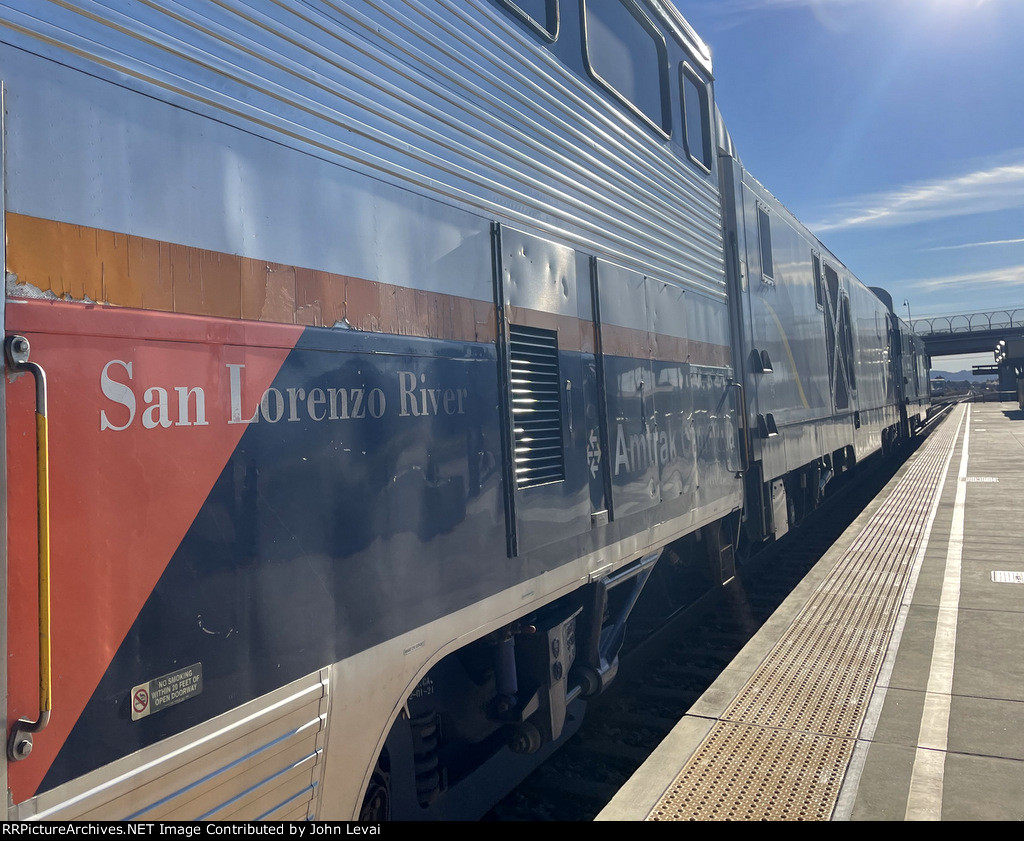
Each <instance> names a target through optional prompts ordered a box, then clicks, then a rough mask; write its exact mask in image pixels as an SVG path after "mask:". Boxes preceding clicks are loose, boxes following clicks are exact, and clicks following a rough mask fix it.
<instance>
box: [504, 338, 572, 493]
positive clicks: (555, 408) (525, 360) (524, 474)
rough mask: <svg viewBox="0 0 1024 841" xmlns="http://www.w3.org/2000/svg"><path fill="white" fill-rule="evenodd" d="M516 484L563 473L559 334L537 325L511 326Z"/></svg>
mask: <svg viewBox="0 0 1024 841" xmlns="http://www.w3.org/2000/svg"><path fill="white" fill-rule="evenodd" d="M509 355H510V358H511V374H512V383H511V385H512V426H513V430H514V436H513V439H514V448H515V475H516V487H519V488H530V487H533V486H534V485H543V484H546V483H548V482H559V481H561V480H563V479H564V478H565V460H564V457H563V454H562V401H561V391H560V389H559V378H558V334H557V333H556V332H555V331H554V330H542V329H540V328H538V327H523V326H520V325H516V324H513V325H510V327H509Z"/></svg>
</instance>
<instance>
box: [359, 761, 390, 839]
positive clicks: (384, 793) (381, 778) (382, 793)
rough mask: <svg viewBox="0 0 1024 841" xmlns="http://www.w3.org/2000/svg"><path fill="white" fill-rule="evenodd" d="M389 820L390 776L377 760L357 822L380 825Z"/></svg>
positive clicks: (382, 764)
mask: <svg viewBox="0 0 1024 841" xmlns="http://www.w3.org/2000/svg"><path fill="white" fill-rule="evenodd" d="M390 818H391V775H390V774H389V773H388V772H387V770H386V769H385V767H384V763H383V762H382V761H381V759H379V758H378V760H377V766H376V767H375V768H374V769H373V775H372V776H371V777H370V785H369V786H368V787H367V789H366V797H364V798H363V806H362V808H361V809H360V810H359V820H360V821H362V822H365V823H380V822H382V821H386V820H390Z"/></svg>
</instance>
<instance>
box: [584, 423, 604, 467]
mask: <svg viewBox="0 0 1024 841" xmlns="http://www.w3.org/2000/svg"><path fill="white" fill-rule="evenodd" d="M587 464H589V465H590V475H591V476H593V477H596V476H597V471H598V470H600V469H601V445H600V444H599V443H598V441H597V432H596V431H595V430H593V429H591V430H590V437H588V438H587Z"/></svg>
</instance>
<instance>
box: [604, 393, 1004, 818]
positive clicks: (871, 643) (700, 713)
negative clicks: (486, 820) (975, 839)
mask: <svg viewBox="0 0 1024 841" xmlns="http://www.w3.org/2000/svg"><path fill="white" fill-rule="evenodd" d="M1022 501H1024V412H1021V411H1020V410H1018V409H1017V407H1016V405H1015V404H1013V403H1001V404H991V403H989V404H972V405H963V406H960V407H958V408H957V409H955V410H954V412H953V413H952V414H951V416H950V417H948V418H947V419H946V420H945V421H944V422H943V424H942V426H941V427H940V428H939V429H937V430H936V431H935V432H933V433H932V435H931V436H930V437H929V439H928V440H927V441H926V442H925V444H924V445H923V446H922V447H921V448H920V449H919V450H918V451H917V452H916V453H915V454H914V455H913V456H912V457H911V459H909V460H908V462H907V464H906V465H904V466H903V468H901V470H900V472H899V473H898V474H897V476H896V477H895V478H894V479H893V480H892V481H891V482H890V483H889V484H888V486H887V487H886V489H885V490H884V491H883V493H882V494H880V495H879V497H878V498H877V499H876V500H875V501H874V502H873V503H872V505H871V506H869V507H868V509H867V510H865V511H864V513H863V514H862V515H861V516H860V517H859V518H858V519H857V521H856V522H855V523H854V525H853V526H852V527H851V528H850V529H849V530H848V531H847V532H846V533H845V534H844V536H843V538H842V539H841V540H840V541H839V542H838V543H837V544H836V545H835V546H834V547H832V549H831V550H830V551H829V552H828V554H827V555H826V556H825V557H824V558H823V559H822V561H821V562H820V563H819V564H818V565H817V566H816V567H815V569H814V570H813V571H812V573H811V575H809V576H808V577H807V578H806V579H805V580H804V581H803V582H802V583H801V584H800V586H799V587H798V588H797V589H796V590H795V591H794V592H793V594H792V595H791V596H790V598H789V599H788V600H787V601H786V603H785V604H784V605H783V606H782V607H781V608H780V609H779V610H778V611H777V612H776V614H775V615H774V616H773V617H772V618H771V619H770V620H769V622H768V623H766V625H765V626H764V627H763V628H762V629H761V631H760V632H759V633H758V634H757V636H756V637H755V638H754V639H753V640H751V642H750V643H749V644H748V645H747V646H746V648H744V650H743V651H742V652H741V653H740V655H739V657H737V659H736V660H735V661H734V662H733V663H732V664H731V665H730V667H729V668H728V669H727V670H726V671H725V672H724V673H723V674H722V676H721V677H720V678H719V680H718V681H716V683H715V684H714V685H713V686H712V687H711V688H710V689H709V690H708V691H707V692H706V693H705V694H704V695H703V696H702V697H701V699H700V700H699V701H698V702H697V703H696V704H695V705H694V706H693V707H692V708H691V709H690V711H689V712H688V713H687V715H686V716H685V717H684V718H683V719H682V721H680V722H679V724H678V725H677V727H676V728H675V729H674V730H673V732H672V733H671V734H670V736H669V737H668V738H667V739H665V741H664V742H663V743H662V745H661V746H660V747H659V748H658V750H657V751H656V752H655V753H654V754H653V755H652V756H651V758H650V759H649V760H648V761H647V762H646V763H645V764H644V765H643V767H641V768H640V770H639V771H638V772H637V773H636V775H635V776H634V777H633V778H632V779H631V780H630V781H629V782H628V783H627V785H626V786H624V787H623V788H622V790H621V791H620V792H619V794H618V795H617V796H616V797H615V798H614V799H613V800H612V802H611V803H610V804H609V805H608V806H607V807H606V808H605V809H604V810H603V811H602V812H601V814H600V815H598V817H597V820H602V821H607V820H712V819H726V820H1022V819H1024V502H1022Z"/></svg>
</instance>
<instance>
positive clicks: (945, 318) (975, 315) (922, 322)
mask: <svg viewBox="0 0 1024 841" xmlns="http://www.w3.org/2000/svg"><path fill="white" fill-rule="evenodd" d="M910 326H911V328H912V329H913V331H914V332H915V333H917V334H918V335H919V336H925V335H928V334H929V333H974V332H977V331H980V330H1005V329H1009V328H1014V327H1021V328H1024V306H1022V307H1015V308H1013V309H1004V310H992V311H991V312H970V313H963V314H961V315H936V316H930V317H928V318H915V319H913V320H912V321H911V322H910Z"/></svg>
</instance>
